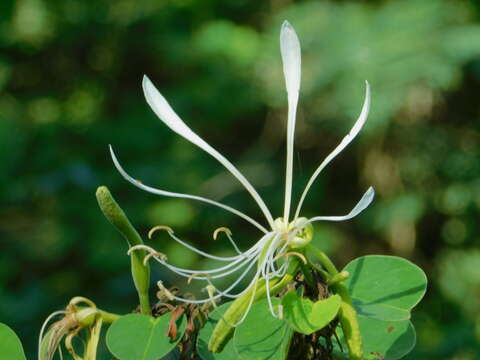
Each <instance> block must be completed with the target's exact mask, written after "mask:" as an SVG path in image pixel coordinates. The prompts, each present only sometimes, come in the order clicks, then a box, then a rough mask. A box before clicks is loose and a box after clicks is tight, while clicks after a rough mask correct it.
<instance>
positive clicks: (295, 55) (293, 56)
mask: <svg viewBox="0 0 480 360" xmlns="http://www.w3.org/2000/svg"><path fill="white" fill-rule="evenodd" d="M280 51H281V54H282V62H283V74H284V76H285V86H286V88H287V96H288V120H287V158H286V167H285V168H286V169H285V204H284V211H283V218H284V220H285V221H286V222H287V223H288V218H289V216H290V206H291V202H292V176H293V144H294V140H295V121H296V113H297V104H298V96H299V90H300V78H301V50H300V41H299V40H298V36H297V34H296V33H295V30H294V29H293V27H292V26H291V25H290V23H289V22H288V21H285V22H284V23H283V25H282V29H281V31H280Z"/></svg>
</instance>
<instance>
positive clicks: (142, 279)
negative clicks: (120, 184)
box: [96, 186, 152, 315]
mask: <svg viewBox="0 0 480 360" xmlns="http://www.w3.org/2000/svg"><path fill="white" fill-rule="evenodd" d="M96 196H97V201H98V205H99V206H100V209H101V210H102V212H103V214H104V215H105V217H106V218H107V219H108V221H110V223H111V224H112V225H113V226H114V227H115V228H116V229H117V230H118V231H119V232H120V233H121V234H122V235H123V237H124V238H125V239H126V240H127V242H128V245H129V246H130V247H132V246H135V245H142V244H143V240H142V238H141V237H140V235H139V234H138V232H137V230H135V228H134V227H133V226H132V224H131V223H130V221H129V220H128V218H127V216H126V215H125V213H124V212H123V210H122V209H121V208H120V206H119V205H118V204H117V202H116V201H115V199H114V198H113V196H112V194H110V191H109V190H108V188H107V187H106V186H100V187H99V188H98V189H97V193H96ZM144 257H145V251H133V252H132V254H131V256H130V258H131V269H132V277H133V283H134V284H135V289H136V290H137V293H138V298H139V301H140V309H141V311H142V313H143V314H145V315H151V314H152V310H151V307H150V299H149V296H148V290H149V286H150V266H149V265H148V264H146V265H143V258H144Z"/></svg>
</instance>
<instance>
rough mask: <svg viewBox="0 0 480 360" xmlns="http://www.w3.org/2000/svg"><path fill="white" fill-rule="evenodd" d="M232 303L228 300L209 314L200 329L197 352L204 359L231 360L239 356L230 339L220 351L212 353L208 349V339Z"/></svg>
mask: <svg viewBox="0 0 480 360" xmlns="http://www.w3.org/2000/svg"><path fill="white" fill-rule="evenodd" d="M231 304H232V303H231V302H228V303H226V304H223V305H221V306H219V307H218V308H217V309H216V310H215V311H213V312H212V313H211V314H210V315H209V316H208V319H207V322H206V323H205V325H204V326H203V328H202V329H201V330H200V331H199V333H198V338H197V352H198V355H199V356H200V357H201V358H202V359H203V360H231V359H236V358H237V357H238V355H237V352H236V351H235V347H234V345H233V341H229V342H228V343H227V344H226V345H225V347H224V348H223V350H222V352H220V353H212V352H210V351H208V341H209V340H210V336H211V335H212V333H213V329H214V328H215V326H216V325H217V323H218V321H219V320H220V319H221V318H222V316H223V314H224V313H225V311H227V310H228V308H229V307H230V305H231Z"/></svg>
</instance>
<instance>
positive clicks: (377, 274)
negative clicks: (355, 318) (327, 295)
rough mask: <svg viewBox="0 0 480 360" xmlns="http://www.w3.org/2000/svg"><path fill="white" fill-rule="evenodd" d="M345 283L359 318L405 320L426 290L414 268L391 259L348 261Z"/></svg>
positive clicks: (377, 257)
mask: <svg viewBox="0 0 480 360" xmlns="http://www.w3.org/2000/svg"><path fill="white" fill-rule="evenodd" d="M344 270H346V271H348V272H349V273H350V277H349V278H348V279H347V280H346V281H345V285H346V286H347V288H348V290H349V292H350V295H351V297H352V300H353V304H354V306H355V309H356V310H357V312H358V314H359V315H363V316H366V317H371V318H375V319H379V320H386V321H388V320H392V321H393V320H397V321H400V320H407V319H410V310H411V309H412V308H413V307H414V306H415V305H417V304H418V302H419V301H420V300H421V299H422V297H423V295H424V294H425V291H426V288H427V277H426V276H425V273H424V272H423V271H422V269H420V268H419V267H418V266H417V265H415V264H413V263H412V262H410V261H408V260H406V259H403V258H400V257H395V256H384V255H368V256H363V257H360V258H358V259H355V260H353V261H352V262H350V263H349V264H348V265H347V266H346V267H345V269H344Z"/></svg>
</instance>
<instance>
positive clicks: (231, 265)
mask: <svg viewBox="0 0 480 360" xmlns="http://www.w3.org/2000/svg"><path fill="white" fill-rule="evenodd" d="M280 49H281V54H282V61H283V72H284V76H285V84H286V89H287V95H288V121H287V156H286V174H285V204H284V211H283V217H282V218H277V219H276V220H274V218H273V216H272V214H271V212H270V210H269V209H268V207H267V205H266V204H265V202H264V201H263V199H262V197H261V196H260V195H259V194H258V192H257V191H256V190H255V188H254V187H253V186H252V185H251V184H250V182H249V181H248V180H247V179H246V178H245V176H243V174H242V173H240V171H238V169H237V168H236V167H235V166H234V165H233V164H232V163H231V162H230V161H228V160H227V159H226V158H225V157H224V156H223V155H222V154H220V153H219V152H218V151H217V150H215V149H214V148H213V147H212V146H210V145H209V144H208V143H207V142H205V141H204V140H203V139H202V138H201V137H200V136H198V135H197V134H196V133H194V132H193V131H192V130H191V129H190V128H189V127H188V126H187V125H186V124H185V123H184V122H183V121H182V120H181V119H180V117H179V116H178V115H177V114H176V113H175V112H174V111H173V109H172V108H171V107H170V105H169V104H168V102H167V100H165V98H164V97H163V96H162V95H161V94H160V93H159V92H158V90H157V89H156V88H155V86H154V85H153V84H152V82H151V81H150V80H149V79H148V77H146V76H144V78H143V91H144V94H145V98H146V100H147V102H148V104H149V105H150V107H151V108H152V110H153V111H154V112H155V114H156V115H157V116H158V117H159V118H160V120H162V121H163V122H164V123H165V125H167V126H168V127H169V128H170V129H171V130H173V131H174V132H176V133H177V134H178V135H180V136H182V137H184V138H185V139H187V140H188V141H190V142H192V143H193V144H195V145H197V146H198V147H199V148H201V149H202V150H204V151H206V152H207V153H208V154H210V155H211V156H212V157H214V158H215V159H217V160H218V161H219V162H220V163H221V164H222V165H223V166H224V167H225V168H226V169H227V170H228V171H230V172H231V173H232V175H233V176H234V177H236V178H237V180H238V181H240V183H241V184H242V185H243V186H244V187H245V189H246V190H247V191H248V192H249V193H250V195H251V196H252V198H253V199H254V200H255V202H256V203H257V204H258V206H259V207H260V209H261V211H262V212H263V214H264V216H265V220H266V221H267V223H268V226H266V227H265V226H263V225H261V224H260V223H259V222H257V221H255V220H254V219H252V218H251V217H250V216H248V215H246V214H244V213H242V212H241V211H239V210H236V209H234V208H232V207H230V206H228V205H225V204H222V203H219V202H217V201H214V200H210V199H207V198H204V197H200V196H196V195H188V194H181V193H175V192H170V191H165V190H161V189H157V188H153V187H150V186H147V185H144V184H143V183H141V182H139V181H137V180H135V179H134V178H132V177H131V176H130V175H128V174H127V173H126V172H125V170H124V169H123V168H122V167H121V165H120V163H119V162H118V160H117V158H116V156H115V154H114V152H113V150H112V148H111V147H110V153H111V156H112V159H113V162H114V164H115V166H116V168H117V169H118V171H119V172H120V173H121V174H122V176H123V177H124V178H125V179H126V180H128V181H129V182H131V183H132V184H133V185H135V186H136V187H139V188H140V189H142V190H145V191H148V192H150V193H153V194H158V195H163V196H170V197H177V198H185V199H191V200H198V201H202V202H206V203H208V204H211V205H215V206H218V207H221V208H223V209H224V210H227V211H229V212H231V213H233V214H235V215H238V216H240V217H241V218H243V219H244V220H246V221H247V222H249V223H250V224H252V225H253V226H255V227H257V228H258V229H259V230H260V231H261V232H262V233H263V235H262V237H261V238H260V240H259V241H258V242H257V243H256V244H255V245H253V246H252V247H251V248H250V249H248V250H247V251H244V252H242V251H240V250H239V248H238V247H237V245H236V244H235V242H234V241H233V239H232V236H231V233H230V231H229V230H228V229H226V228H219V229H217V231H216V232H215V233H214V238H215V237H216V236H217V235H218V232H219V231H223V232H224V233H225V235H226V236H227V237H228V239H229V240H230V241H231V243H232V244H233V246H234V248H235V250H236V251H237V253H238V255H236V256H231V257H221V256H215V255H212V254H209V253H206V252H204V251H202V250H200V249H197V248H195V247H193V246H191V245H189V244H187V243H186V242H184V241H183V240H181V239H180V238H178V237H177V236H176V235H175V234H174V232H173V230H172V229H171V228H169V227H166V226H160V227H156V228H154V229H152V231H151V232H150V234H149V235H151V234H152V232H153V231H156V230H158V229H163V230H166V231H167V233H168V234H169V235H170V237H171V238H172V239H174V240H175V241H177V242H178V243H180V244H181V245H183V246H185V247H186V248H188V249H190V250H192V251H194V252H196V253H197V254H200V255H202V256H204V257H206V258H209V259H214V260H219V261H222V262H225V263H226V264H225V265H224V266H220V267H218V268H215V269H212V270H201V269H185V268H180V267H177V266H174V265H171V264H169V263H168V262H167V260H166V257H165V255H163V254H160V253H157V252H155V250H153V249H152V248H150V247H147V246H145V245H140V246H137V247H135V248H132V249H130V251H133V250H136V249H140V248H142V249H146V250H148V251H149V252H150V255H149V256H147V257H146V259H145V260H148V259H149V258H151V257H153V258H155V259H156V260H157V261H158V262H159V263H161V264H163V265H164V266H166V267H167V268H169V269H170V270H172V271H173V272H175V273H176V274H178V275H180V276H183V277H186V278H188V279H189V280H192V279H196V280H203V281H207V282H208V285H209V287H208V289H209V295H210V296H209V298H207V299H201V300H192V299H184V298H180V297H175V299H176V300H178V301H184V302H188V303H204V302H208V301H212V300H215V299H218V298H220V297H226V298H237V297H239V296H241V295H242V294H243V293H245V292H246V291H247V290H248V289H249V288H250V287H251V286H254V284H256V282H257V280H258V279H260V278H263V279H265V281H266V289H267V292H268V289H269V286H268V282H269V281H271V280H272V279H273V278H279V277H282V276H283V275H284V274H285V272H286V271H287V266H288V261H284V259H283V261H279V258H280V257H282V256H285V255H287V256H288V255H289V254H292V253H293V254H297V255H300V254H298V253H295V250H293V251H292V249H298V248H302V247H304V246H305V245H307V243H308V242H309V241H310V240H311V237H312V234H311V225H310V224H311V223H312V222H314V221H343V220H348V219H351V218H353V217H355V216H357V215H358V214H359V213H360V212H362V211H363V210H364V209H365V208H366V207H367V206H368V205H369V204H370V203H371V201H372V200H373V197H374V190H373V188H372V187H370V188H369V189H368V190H367V191H366V192H365V194H364V195H363V197H362V198H361V199H360V201H359V202H358V203H357V204H356V205H355V207H354V208H353V209H352V210H351V211H350V212H349V213H348V214H347V215H343V216H315V217H312V218H310V219H307V218H304V217H300V210H301V208H302V204H303V202H304V200H305V197H306V196H307V193H308V191H309V189H310V187H311V186H312V184H313V183H314V181H315V180H316V178H317V177H318V175H319V174H320V173H321V171H322V170H323V169H324V168H325V167H326V166H327V165H328V164H329V163H330V162H331V161H332V160H333V159H334V158H335V156H337V155H338V154H339V153H340V152H341V151H342V150H343V149H344V148H345V147H346V146H347V145H348V144H349V143H350V142H351V141H352V140H353V139H354V138H355V136H357V134H358V133H359V132H360V130H361V129H362V127H363V125H364V124H365V121H366V119H367V116H368V111H369V107H370V87H369V84H368V82H366V94H365V101H364V104H363V108H362V111H361V113H360V116H359V117H358V119H357V121H356V122H355V124H354V125H353V128H352V129H351V131H350V132H349V134H348V135H347V136H345V138H344V139H343V140H342V141H341V142H340V144H339V145H338V146H337V147H336V148H335V149H334V150H333V151H332V152H331V153H330V154H329V155H328V156H327V157H326V159H325V160H324V161H323V162H322V163H321V164H320V165H319V166H318V168H317V169H316V170H315V172H314V173H313V174H312V176H311V177H310V180H309V181H308V183H307V185H306V187H305V190H304V191H303V193H302V195H301V197H300V200H299V202H298V205H297V207H296V210H295V212H294V215H293V217H291V194H292V172H293V144H294V133H295V118H296V109H297V103H298V97H299V89H300V77H301V74H300V67H301V55H300V43H299V40H298V37H297V34H296V33H295V30H294V29H293V27H292V26H291V25H290V24H289V23H288V22H287V21H285V22H284V23H283V25H282V29H281V32H280ZM285 257H286V256H285ZM255 264H257V268H256V272H255V275H254V276H253V278H252V279H251V281H250V282H249V284H248V286H247V287H246V288H245V289H243V290H242V291H240V292H237V293H235V292H234V289H235V288H236V286H237V285H238V284H239V283H240V282H241V281H242V280H243V279H244V278H245V277H246V276H247V274H249V272H250V270H251V269H252V268H253V267H254V266H255ZM239 270H242V273H241V274H240V275H239V276H238V277H237V278H236V279H235V280H234V281H233V282H232V283H231V284H230V285H229V286H228V287H227V288H226V289H223V290H220V289H215V293H213V291H212V289H213V287H212V286H211V283H210V281H211V280H214V279H218V278H223V277H226V276H229V275H230V274H233V273H235V272H237V271H239ZM267 295H268V296H267V297H268V299H269V300H270V294H267ZM172 296H173V295H172ZM270 308H271V310H272V314H274V311H273V308H272V306H271V301H270ZM274 315H275V314H274Z"/></svg>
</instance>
